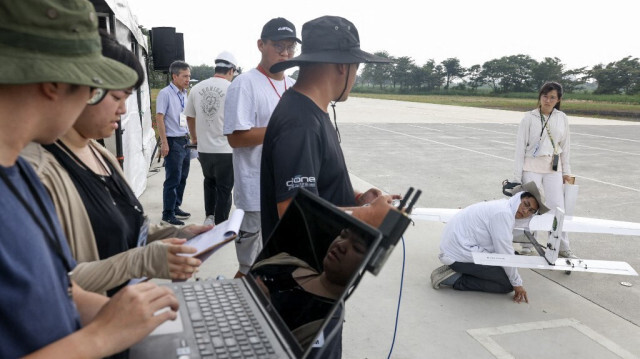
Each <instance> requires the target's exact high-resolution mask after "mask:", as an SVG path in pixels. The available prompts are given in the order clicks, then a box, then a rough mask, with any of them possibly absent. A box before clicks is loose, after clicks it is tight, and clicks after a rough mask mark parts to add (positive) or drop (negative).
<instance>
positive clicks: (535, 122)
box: [513, 82, 577, 258]
mask: <svg viewBox="0 0 640 359" xmlns="http://www.w3.org/2000/svg"><path fill="white" fill-rule="evenodd" d="M561 101H562V85H560V84H559V83H557V82H547V83H545V84H544V85H542V88H541V89H540V92H539V93H538V108H536V109H535V110H532V111H529V112H527V113H526V114H525V116H524V118H523V119H522V121H520V126H519V127H518V138H517V140H516V154H515V170H514V173H513V176H514V181H515V182H520V183H526V182H530V181H534V182H535V183H536V185H537V186H538V188H539V189H541V190H542V191H543V192H544V196H545V201H546V205H547V207H549V208H551V209H555V208H556V207H560V208H562V209H563V210H564V192H563V188H562V184H563V183H566V182H568V181H569V180H570V175H571V164H570V160H569V154H570V147H571V141H570V131H569V121H568V119H567V115H565V114H564V112H562V111H560V103H561ZM561 239H562V241H561V244H560V252H559V256H560V257H565V258H577V257H576V256H575V255H574V254H573V253H572V252H571V247H570V246H569V238H568V236H567V234H566V233H563V234H562V238H561ZM523 250H524V251H525V252H527V251H531V248H530V247H529V248H527V247H523Z"/></svg>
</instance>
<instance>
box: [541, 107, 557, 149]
mask: <svg viewBox="0 0 640 359" xmlns="http://www.w3.org/2000/svg"><path fill="white" fill-rule="evenodd" d="M538 110H539V111H540V123H542V121H543V120H544V116H543V115H542V110H541V109H538ZM552 113H553V108H552V109H551V112H549V117H547V121H545V122H544V124H543V125H542V129H541V130H540V140H542V133H543V132H544V129H545V127H546V128H547V135H549V140H550V141H551V146H553V153H554V154H557V152H558V151H557V150H556V144H555V143H554V142H553V137H551V129H550V128H549V126H547V123H549V120H550V119H551V114H552ZM539 142H540V141H538V143H539Z"/></svg>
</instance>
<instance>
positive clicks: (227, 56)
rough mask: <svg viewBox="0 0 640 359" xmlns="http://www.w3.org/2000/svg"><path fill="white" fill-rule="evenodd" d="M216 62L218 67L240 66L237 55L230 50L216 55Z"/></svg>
mask: <svg viewBox="0 0 640 359" xmlns="http://www.w3.org/2000/svg"><path fill="white" fill-rule="evenodd" d="M224 61H226V62H224ZM215 64H216V67H218V66H219V67H233V68H236V67H238V61H237V60H236V57H235V56H233V54H232V53H230V52H229V51H222V52H221V53H219V54H218V56H216V60H215Z"/></svg>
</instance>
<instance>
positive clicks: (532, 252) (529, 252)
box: [518, 246, 538, 256]
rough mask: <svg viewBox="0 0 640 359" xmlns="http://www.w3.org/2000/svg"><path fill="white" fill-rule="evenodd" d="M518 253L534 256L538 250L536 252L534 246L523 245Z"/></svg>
mask: <svg viewBox="0 0 640 359" xmlns="http://www.w3.org/2000/svg"><path fill="white" fill-rule="evenodd" d="M518 254H519V255H521V256H533V255H537V254H538V252H536V251H535V250H534V249H533V247H530V246H522V248H521V249H520V250H519V251H518Z"/></svg>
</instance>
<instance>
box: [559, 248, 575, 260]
mask: <svg viewBox="0 0 640 359" xmlns="http://www.w3.org/2000/svg"><path fill="white" fill-rule="evenodd" d="M558 257H560V258H569V259H579V258H578V256H577V255H575V254H574V253H573V252H572V251H571V249H566V250H563V251H560V252H558Z"/></svg>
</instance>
